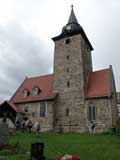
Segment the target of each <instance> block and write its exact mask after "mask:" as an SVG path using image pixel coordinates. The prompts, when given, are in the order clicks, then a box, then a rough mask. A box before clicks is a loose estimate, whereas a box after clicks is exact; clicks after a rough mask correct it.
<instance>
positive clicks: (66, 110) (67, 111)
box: [65, 108, 69, 117]
mask: <svg viewBox="0 0 120 160" xmlns="http://www.w3.org/2000/svg"><path fill="white" fill-rule="evenodd" d="M65 116H66V117H69V109H68V108H67V109H65Z"/></svg>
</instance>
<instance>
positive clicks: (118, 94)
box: [117, 92, 120, 103]
mask: <svg viewBox="0 0 120 160" xmlns="http://www.w3.org/2000/svg"><path fill="white" fill-rule="evenodd" d="M117 101H118V103H120V92H117Z"/></svg>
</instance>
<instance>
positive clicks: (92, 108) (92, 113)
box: [88, 104, 96, 122]
mask: <svg viewBox="0 0 120 160" xmlns="http://www.w3.org/2000/svg"><path fill="white" fill-rule="evenodd" d="M88 119H89V121H91V122H92V121H96V107H95V106H94V105H93V104H91V105H90V106H89V107H88Z"/></svg>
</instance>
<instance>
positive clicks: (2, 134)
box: [0, 123, 9, 146]
mask: <svg viewBox="0 0 120 160" xmlns="http://www.w3.org/2000/svg"><path fill="white" fill-rule="evenodd" d="M8 136H9V130H8V125H7V124H5V123H3V124H0V146H5V145H8Z"/></svg>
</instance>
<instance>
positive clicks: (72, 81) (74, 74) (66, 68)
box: [53, 6, 93, 132]
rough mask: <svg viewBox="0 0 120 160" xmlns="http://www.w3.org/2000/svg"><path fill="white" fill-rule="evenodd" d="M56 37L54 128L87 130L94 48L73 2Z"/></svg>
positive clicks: (65, 130) (70, 130)
mask: <svg viewBox="0 0 120 160" xmlns="http://www.w3.org/2000/svg"><path fill="white" fill-rule="evenodd" d="M53 41H54V42H55V51H54V90H55V91H58V96H57V98H56V101H55V121H54V127H55V130H57V131H58V130H63V131H64V132H72V131H76V132H77V131H78V132H82V131H83V132H84V131H86V130H87V128H86V123H87V122H86V121H87V109H86V108H85V88H86V86H87V83H88V77H89V73H90V72H92V60H91V51H92V50H93V48H92V45H91V44H90V42H89V40H88V38H87V36H86V34H85V32H84V30H83V28H82V27H81V25H80V24H79V23H78V21H77V19H76V16H75V14H74V10H73V6H72V9H71V14H70V17H69V20H68V23H67V24H66V25H65V26H64V27H63V29H62V33H61V34H60V35H59V36H57V37H54V38H53Z"/></svg>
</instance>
